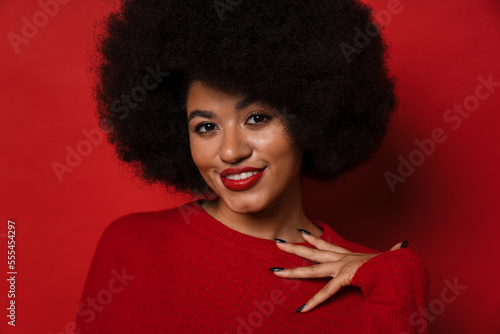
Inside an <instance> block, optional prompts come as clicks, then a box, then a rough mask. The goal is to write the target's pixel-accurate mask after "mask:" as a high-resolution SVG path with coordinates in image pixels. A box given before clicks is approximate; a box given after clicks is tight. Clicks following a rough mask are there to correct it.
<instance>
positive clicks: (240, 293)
mask: <svg viewBox="0 0 500 334" xmlns="http://www.w3.org/2000/svg"><path fill="white" fill-rule="evenodd" d="M201 201H202V200H197V201H193V202H191V203H186V204H184V205H182V206H180V207H179V208H174V209H169V210H162V211H154V212H141V213H133V214H129V215H126V216H123V217H121V218H118V219H117V220H115V221H114V222H112V223H111V224H110V225H109V226H108V227H107V228H106V230H105V231H104V232H103V234H102V236H101V239H100V241H99V243H98V245H97V249H96V251H95V254H94V257H93V259H92V264H91V267H90V270H89V273H88V277H87V281H86V284H85V288H84V291H83V295H82V299H81V303H80V305H79V310H78V315H77V330H76V333H223V334H224V333H229V334H233V333H238V334H240V333H245V334H249V333H286V334H290V333H384V334H388V333H397V334H405V333H427V329H426V328H427V325H426V323H425V316H424V314H423V312H422V308H424V307H425V305H426V304H427V289H428V273H427V270H426V268H425V266H424V264H423V262H422V260H421V258H420V257H419V256H418V255H417V254H416V253H415V252H414V251H413V250H411V249H398V250H395V251H386V252H383V253H382V254H380V255H378V256H376V257H374V258H372V259H370V260H369V261H367V262H366V263H365V264H363V265H362V266H361V267H360V268H359V269H358V271H357V272H356V274H355V276H354V277H353V282H352V286H349V287H344V288H342V289H341V290H340V291H339V292H337V293H336V294H335V295H334V296H333V297H332V298H330V299H329V300H328V301H326V302H324V303H323V304H321V305H319V306H318V307H317V308H315V309H313V310H312V311H310V312H308V313H298V314H296V313H295V311H296V310H297V308H298V307H299V306H301V305H302V304H304V303H305V302H306V301H307V300H308V299H309V298H311V297H312V296H313V295H314V294H316V293H317V292H318V291H319V290H320V289H321V288H322V287H323V286H324V285H325V284H326V283H327V282H328V281H329V280H330V279H331V278H324V279H283V278H279V277H276V276H275V275H274V274H273V273H272V272H270V271H269V270H268V269H269V268H271V267H284V268H292V267H299V266H305V265H311V264H313V263H312V262H309V261H307V260H304V259H302V258H300V257H297V256H295V255H292V254H288V253H285V252H283V251H281V250H279V249H278V247H276V245H275V241H272V240H267V239H260V238H256V237H252V236H248V235H245V234H242V233H239V232H237V231H234V230H232V229H230V228H228V227H226V226H225V225H223V224H222V223H220V222H219V221H217V220H215V219H214V218H213V217H212V216H210V215H209V214H208V213H206V212H205V210H203V208H202V207H201V206H200V204H201ZM313 222H314V223H316V225H317V226H318V227H320V228H321V229H322V230H323V233H322V235H321V238H322V239H324V240H326V241H328V242H330V243H333V244H335V245H339V246H341V247H344V248H347V249H349V250H351V251H354V252H360V253H364V252H378V251H376V250H371V249H368V248H366V247H363V246H360V245H357V244H354V243H351V242H349V241H346V240H344V239H342V238H341V237H340V236H338V235H337V234H336V233H335V232H334V231H333V230H332V229H331V228H330V227H329V226H328V225H326V224H325V223H323V222H321V221H318V220H313ZM302 244H303V245H308V244H306V243H302ZM309 246H310V245H309ZM310 247H312V246H310Z"/></svg>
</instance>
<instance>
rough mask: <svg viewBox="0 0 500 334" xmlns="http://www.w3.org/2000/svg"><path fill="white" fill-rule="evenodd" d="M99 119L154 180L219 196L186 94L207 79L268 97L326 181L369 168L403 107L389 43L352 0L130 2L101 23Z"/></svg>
mask: <svg viewBox="0 0 500 334" xmlns="http://www.w3.org/2000/svg"><path fill="white" fill-rule="evenodd" d="M96 36H97V38H96V40H97V44H96V45H97V47H96V49H97V52H96V53H95V56H94V57H93V62H92V73H93V75H94V79H95V80H94V82H95V85H94V87H93V91H94V97H95V100H96V102H97V117H98V119H99V124H100V127H101V128H102V130H103V131H105V133H106V135H107V140H108V142H110V143H111V144H112V145H113V147H114V149H115V152H116V155H117V157H118V159H119V160H120V161H122V162H123V163H124V165H127V166H131V167H132V168H133V170H134V172H135V174H136V176H138V177H140V178H142V179H143V180H144V181H146V182H147V183H149V184H153V183H157V184H161V185H164V186H166V187H167V189H168V188H169V187H173V188H174V190H175V191H178V192H184V193H188V194H192V195H200V194H201V195H203V194H205V195H207V197H209V196H210V195H213V194H214V193H213V190H211V189H210V188H209V187H208V185H207V184H206V182H205V180H204V179H203V178H202V176H201V174H200V172H199V170H198V168H197V167H196V165H195V164H194V162H193V159H192V157H191V152H190V145H189V134H188V126H187V115H186V114H187V112H186V105H185V102H186V96H187V89H188V87H189V84H190V83H191V82H193V81H194V80H201V81H202V82H204V83H205V84H207V85H209V86H210V87H213V88H216V89H218V90H220V91H222V92H226V93H228V94H245V95H246V96H253V97H255V98H256V99H258V100H259V101H263V102H266V103H267V104H269V105H271V106H273V107H275V108H276V110H278V112H279V113H280V114H281V115H282V116H283V117H284V118H283V119H284V120H285V126H286V130H287V132H288V133H289V135H290V137H291V138H292V140H293V141H294V142H295V144H297V145H301V146H302V147H303V148H304V156H303V161H302V168H301V172H302V175H301V176H303V177H308V178H310V179H314V180H317V181H320V182H331V181H334V180H336V179H338V177H339V176H340V175H342V174H343V173H345V172H346V171H349V170H352V169H353V168H355V167H356V166H358V165H360V164H362V163H365V162H367V161H368V160H369V159H370V158H371V157H372V155H373V154H374V152H375V151H376V150H377V149H378V147H379V146H380V144H381V141H382V138H383V137H384V135H385V133H386V131H387V126H388V123H389V121H390V117H391V114H392V112H393V111H394V110H395V108H396V106H397V97H396V95H395V93H394V90H395V83H396V81H395V78H393V77H392V76H390V75H389V72H388V66H387V44H386V43H385V41H384V39H383V37H382V35H381V30H380V27H379V26H378V25H377V24H375V23H374V18H373V11H372V9H371V8H370V7H369V6H367V5H366V4H363V3H361V2H358V1H356V0H286V1H285V0H275V1H269V0H220V1H218V0H216V1H213V0H182V1H180V0H179V1H175V0H130V1H126V0H124V1H122V2H121V3H120V4H119V6H118V7H117V8H116V9H115V10H113V11H111V12H110V13H109V14H108V15H107V16H106V18H105V19H103V20H102V21H100V22H99V23H98V26H97V35H96Z"/></svg>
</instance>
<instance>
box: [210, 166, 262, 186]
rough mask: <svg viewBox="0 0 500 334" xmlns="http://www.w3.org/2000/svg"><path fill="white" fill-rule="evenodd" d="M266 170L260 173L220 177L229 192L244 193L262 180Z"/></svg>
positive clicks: (253, 172)
mask: <svg viewBox="0 0 500 334" xmlns="http://www.w3.org/2000/svg"><path fill="white" fill-rule="evenodd" d="M264 170H265V168H264V169H261V170H260V171H250V172H243V173H239V174H227V175H225V176H224V175H220V178H221V181H222V184H223V185H224V186H225V187H226V188H227V189H229V190H232V191H242V190H246V189H248V188H250V187H252V186H253V185H254V184H256V183H257V181H259V180H260V178H261V177H262V175H263V174H264Z"/></svg>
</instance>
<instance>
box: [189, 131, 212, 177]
mask: <svg viewBox="0 0 500 334" xmlns="http://www.w3.org/2000/svg"><path fill="white" fill-rule="evenodd" d="M190 148H191V157H192V158H193V161H194V164H195V165H196V167H198V169H199V170H200V172H202V173H203V172H204V169H205V168H207V167H208V166H209V164H210V161H211V159H210V146H209V145H203V144H202V143H201V142H200V141H197V140H196V139H192V138H190Z"/></svg>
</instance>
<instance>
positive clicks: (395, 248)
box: [391, 240, 408, 251]
mask: <svg viewBox="0 0 500 334" xmlns="http://www.w3.org/2000/svg"><path fill="white" fill-rule="evenodd" d="M407 247H408V240H405V241H403V242H400V243H397V244H395V245H394V246H392V248H391V251H393V250H397V249H401V248H407Z"/></svg>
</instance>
